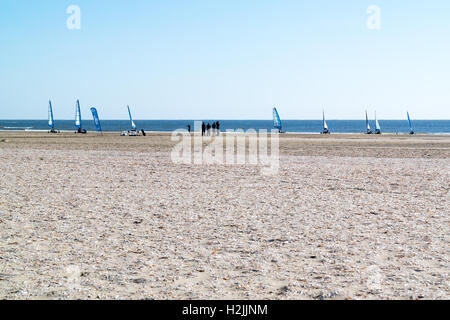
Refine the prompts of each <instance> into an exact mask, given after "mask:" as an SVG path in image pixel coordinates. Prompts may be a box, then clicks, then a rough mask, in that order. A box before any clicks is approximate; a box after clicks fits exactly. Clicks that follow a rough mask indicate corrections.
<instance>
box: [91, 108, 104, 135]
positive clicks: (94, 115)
mask: <svg viewBox="0 0 450 320" xmlns="http://www.w3.org/2000/svg"><path fill="white" fill-rule="evenodd" d="M91 112H92V117H93V118H94V123H95V126H96V127H97V131H98V132H102V126H101V125H100V119H99V117H98V112H97V109H96V108H91Z"/></svg>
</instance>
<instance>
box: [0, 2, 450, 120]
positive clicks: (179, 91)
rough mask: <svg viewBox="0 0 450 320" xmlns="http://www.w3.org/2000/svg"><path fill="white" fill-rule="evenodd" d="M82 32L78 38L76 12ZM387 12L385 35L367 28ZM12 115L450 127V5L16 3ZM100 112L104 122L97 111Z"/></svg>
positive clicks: (7, 55)
mask: <svg viewBox="0 0 450 320" xmlns="http://www.w3.org/2000/svg"><path fill="white" fill-rule="evenodd" d="M72 4H75V5H78V6H79V7H80V8H81V30H69V29H68V28H67V27H66V20H67V18H68V17H69V14H67V13H66V9H67V7H68V6H69V5H72ZM372 4H375V5H378V6H379V7H380V8H381V30H369V29H368V28H367V26H366V21H367V19H368V15H367V13H366V10H367V8H368V6H369V5H372ZM0 10H1V11H0V39H1V42H0V58H1V59H0V70H1V72H0V119H45V118H46V117H47V103H48V100H49V99H51V100H52V102H53V105H54V113H55V118H56V119H73V118H74V113H75V111H74V110H75V101H76V99H80V102H81V107H82V112H83V113H84V114H85V117H86V116H87V115H88V112H89V109H88V108H89V107H91V106H96V107H97V108H98V110H99V113H100V116H101V117H102V118H103V119H126V118H127V110H126V105H127V104H129V105H130V106H131V107H132V111H133V114H134V117H135V118H136V119H271V117H272V113H271V109H272V107H273V106H274V105H276V106H277V107H278V109H279V112H280V115H281V117H282V118H283V119H319V118H321V113H322V107H323V106H325V110H326V113H327V117H328V118H329V119H361V118H363V117H364V110H365V109H366V108H367V109H368V110H369V112H371V113H372V114H373V111H374V110H375V109H376V110H377V112H378V115H379V118H381V119H404V118H405V113H406V110H407V109H408V110H409V111H410V112H411V115H412V116H413V117H414V118H415V119H450V41H449V40H450V1H448V0H429V1H424V0H397V1H392V0H386V1H384V0H383V1H382V0H373V1H365V0H354V1H352V0H343V1H336V0H327V1H325V0H318V1H317V0H316V1H313V0H310V1H301V0H197V1H195V0H153V1H152V0H145V1H144V0H142V1H137V0H130V1H121V0H114V1H107V0H71V1H62V0H60V1H55V0H39V1H30V0H2V1H1V3H0ZM89 117H90V114H89Z"/></svg>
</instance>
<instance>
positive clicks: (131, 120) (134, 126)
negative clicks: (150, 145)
mask: <svg viewBox="0 0 450 320" xmlns="http://www.w3.org/2000/svg"><path fill="white" fill-rule="evenodd" d="M127 107H128V115H129V116H130V124H131V130H136V125H135V124H134V121H133V118H132V117H131V111H130V106H127Z"/></svg>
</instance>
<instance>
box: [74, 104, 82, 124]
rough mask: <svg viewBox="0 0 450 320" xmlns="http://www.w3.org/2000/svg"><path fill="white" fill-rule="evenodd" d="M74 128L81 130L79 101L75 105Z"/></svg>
mask: <svg viewBox="0 0 450 320" xmlns="http://www.w3.org/2000/svg"><path fill="white" fill-rule="evenodd" d="M75 127H77V128H78V129H81V110H80V101H79V100H77V105H76V107H75Z"/></svg>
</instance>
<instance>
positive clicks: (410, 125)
mask: <svg viewBox="0 0 450 320" xmlns="http://www.w3.org/2000/svg"><path fill="white" fill-rule="evenodd" d="M406 114H407V115H408V123H409V133H411V134H413V133H414V130H413V127H412V122H411V117H410V116H409V111H407V112H406Z"/></svg>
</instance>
